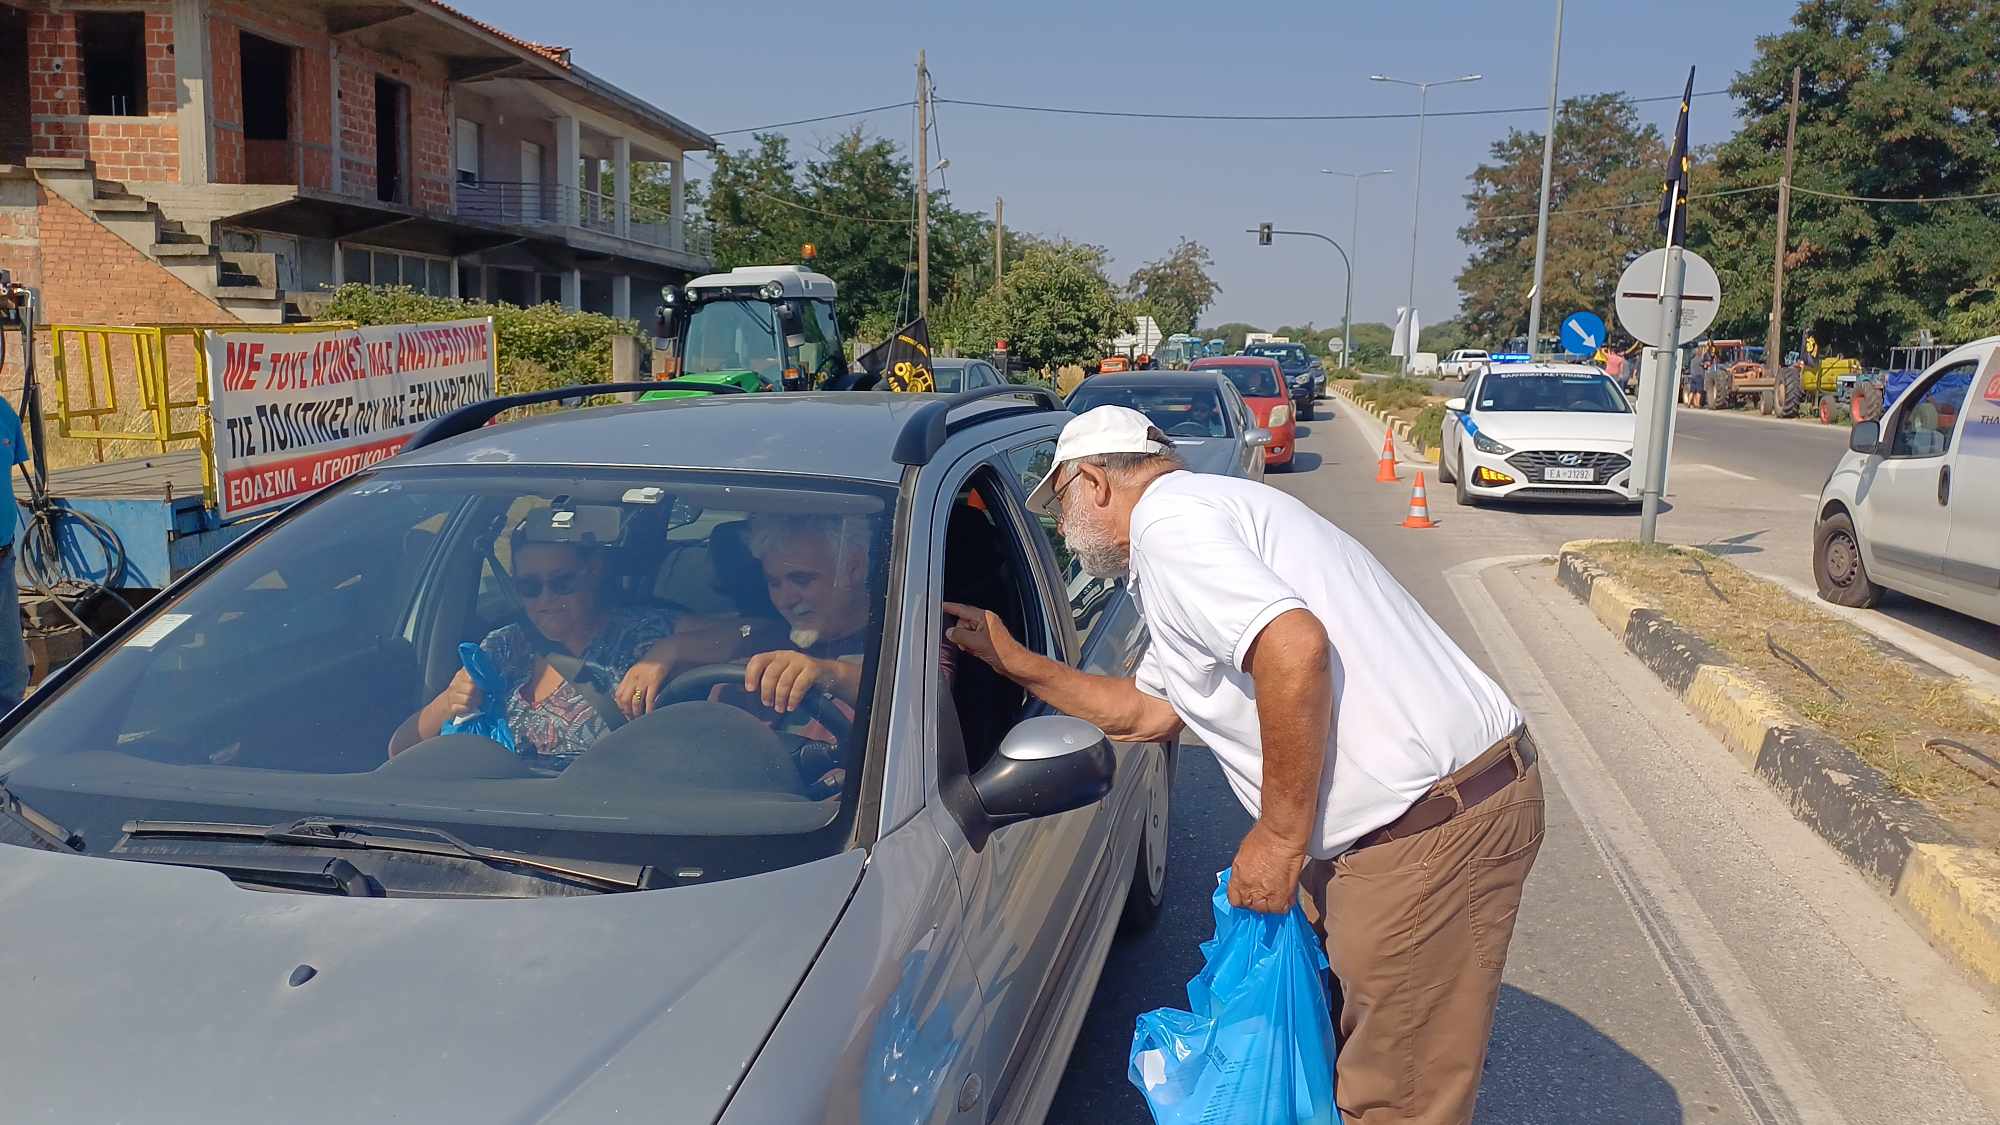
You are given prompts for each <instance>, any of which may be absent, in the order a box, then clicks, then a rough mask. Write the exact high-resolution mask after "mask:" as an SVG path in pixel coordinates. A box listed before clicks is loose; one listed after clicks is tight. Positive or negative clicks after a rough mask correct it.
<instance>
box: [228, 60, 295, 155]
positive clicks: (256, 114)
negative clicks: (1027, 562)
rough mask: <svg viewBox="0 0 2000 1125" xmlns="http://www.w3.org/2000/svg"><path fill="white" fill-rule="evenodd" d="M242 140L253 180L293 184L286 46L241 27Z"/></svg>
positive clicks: (290, 104)
mask: <svg viewBox="0 0 2000 1125" xmlns="http://www.w3.org/2000/svg"><path fill="white" fill-rule="evenodd" d="M240 50H241V52H242V60H243V67H242V72H243V140H244V147H245V161H244V162H245V165H246V167H245V172H246V173H247V175H246V178H247V179H248V180H249V182H251V183H253V184H295V183H297V182H299V181H298V169H297V167H296V165H295V160H294V152H293V148H292V49H291V48H290V47H287V46H285V45H284V44H283V43H273V42H272V41H270V40H269V39H265V38H262V37H261V36H256V35H252V34H250V33H249V32H247V31H246V32H243V33H242V39H241V45H240Z"/></svg>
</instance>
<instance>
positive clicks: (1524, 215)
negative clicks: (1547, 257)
mask: <svg viewBox="0 0 2000 1125" xmlns="http://www.w3.org/2000/svg"><path fill="white" fill-rule="evenodd" d="M1777 186H1778V185H1777V184H1753V185H1752V186H1750V187H1740V188H1730V189H1729V190H1727V191H1704V192H1697V193H1695V194H1693V195H1690V196H1688V199H1689V200H1690V201H1692V200H1696V199H1720V198H1721V197H1723V196H1725V195H1742V194H1744V193H1745V192H1752V191H1771V190H1773V189H1775V188H1776V187H1777ZM1792 190H1793V191H1799V190H1802V189H1800V188H1799V187H1797V186H1796V185H1794V186H1793V188H1792ZM1659 205H1660V201H1659V200H1657V199H1644V200H1640V201H1639V202H1637V203H1613V204H1609V205H1607V206H1604V207H1559V208H1557V209H1555V210H1553V211H1550V212H1549V218H1551V219H1553V218H1555V217H1556V216H1558V215H1591V214H1596V213H1598V212H1602V211H1632V210H1636V209H1638V208H1641V207H1658V206H1659ZM1536 215H1537V213H1536V212H1534V211H1523V212H1521V213H1520V214H1518V215H1475V216H1473V218H1472V221H1473V222H1475V223H1499V222H1505V221H1507V220H1510V219H1532V218H1535V217H1536Z"/></svg>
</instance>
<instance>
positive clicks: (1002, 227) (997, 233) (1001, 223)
mask: <svg viewBox="0 0 2000 1125" xmlns="http://www.w3.org/2000/svg"><path fill="white" fill-rule="evenodd" d="M1006 208H1007V201H1006V200H1004V199H1002V198H1000V197H999V196H997V195H996V196H994V197H993V288H995V289H998V288H1000V273H1001V270H1002V268H1003V266H1004V263H1003V262H1002V261H1001V258H1000V253H1001V250H1000V248H1001V247H1002V246H1004V245H1006V242H1007V218H1006V215H1007V211H1006Z"/></svg>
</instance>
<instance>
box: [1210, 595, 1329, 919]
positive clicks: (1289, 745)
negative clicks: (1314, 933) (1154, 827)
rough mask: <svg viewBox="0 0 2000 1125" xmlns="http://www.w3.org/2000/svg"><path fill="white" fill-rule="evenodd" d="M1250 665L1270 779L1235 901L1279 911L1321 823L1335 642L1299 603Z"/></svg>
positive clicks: (1260, 644)
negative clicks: (1322, 775)
mask: <svg viewBox="0 0 2000 1125" xmlns="http://www.w3.org/2000/svg"><path fill="white" fill-rule="evenodd" d="M1246 663H1247V665H1248V667H1249V671H1250V679H1251V680H1252V681H1253V682H1254V683H1255V684H1256V685H1257V726H1258V730H1259V734H1260V737H1261V739H1262V742H1263V750H1264V781H1263V786H1262V794H1261V799H1260V809H1259V812H1258V817H1257V823H1256V824H1254V825H1252V826H1251V828H1250V831H1249V833H1248V834H1247V835H1245V836H1244V837H1243V844H1242V846H1241V847H1240V848H1238V849H1237V852H1236V860H1235V862H1234V864H1233V865H1232V866H1231V874H1230V877H1229V900H1230V901H1231V902H1233V903H1235V904H1236V905H1237V906H1245V907H1249V908H1250V909H1252V910H1262V911H1264V912H1266V913H1272V914H1276V913H1281V912H1283V911H1285V910H1289V909H1290V908H1291V905H1292V901H1293V899H1294V898H1295V897H1296V896H1297V893H1298V881H1299V871H1300V869H1301V868H1302V867H1304V865H1305V858H1306V851H1307V848H1308V847H1309V846H1310V845H1311V843H1312V837H1313V832H1314V830H1315V829H1316V828H1317V826H1318V823H1319V791H1320V775H1321V773H1322V772H1323V771H1324V769H1325V764H1326V744H1327V736H1328V734H1329V733H1331V730H1332V725H1333V646H1332V644H1331V642H1329V641H1328V640H1327V636H1326V629H1325V627H1324V626H1322V625H1321V624H1320V622H1319V618H1317V617H1314V616H1313V615H1312V614H1311V613H1310V612H1309V611H1307V610H1303V609H1294V610H1291V611H1289V612H1286V613H1282V614H1280V615H1278V617H1276V618H1275V619H1273V620H1272V621H1271V623H1270V624H1268V625H1266V626H1264V628H1263V631H1262V632H1260V633H1258V634H1257V639H1256V640H1255V641H1253V642H1252V643H1251V645H1250V653H1249V659H1248V660H1247V661H1246Z"/></svg>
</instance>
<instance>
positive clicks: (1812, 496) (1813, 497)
mask: <svg viewBox="0 0 2000 1125" xmlns="http://www.w3.org/2000/svg"><path fill="white" fill-rule="evenodd" d="M1799 499H1801V500H1810V501H1812V502H1813V503H1815V504H1817V503H1819V493H1817V492H1801V493H1799Z"/></svg>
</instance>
